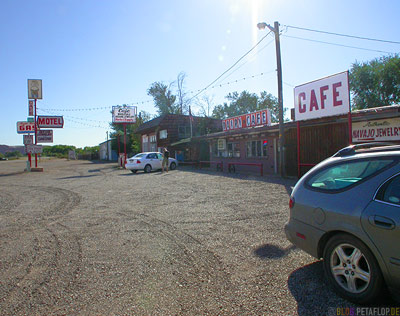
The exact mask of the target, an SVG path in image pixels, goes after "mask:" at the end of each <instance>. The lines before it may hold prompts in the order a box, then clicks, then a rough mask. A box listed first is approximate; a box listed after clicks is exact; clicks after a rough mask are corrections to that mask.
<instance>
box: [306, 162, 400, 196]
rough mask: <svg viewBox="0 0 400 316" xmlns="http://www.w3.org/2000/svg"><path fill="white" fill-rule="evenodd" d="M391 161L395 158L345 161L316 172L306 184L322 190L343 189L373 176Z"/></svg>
mask: <svg viewBox="0 0 400 316" xmlns="http://www.w3.org/2000/svg"><path fill="white" fill-rule="evenodd" d="M391 163H393V159H387V158H386V159H368V160H356V161H354V160H353V161H344V162H342V163H339V164H335V165H333V166H331V167H328V168H326V169H323V170H321V171H320V172H318V173H316V174H315V175H314V176H312V177H311V178H310V179H309V180H308V181H307V182H306V185H307V186H310V187H311V188H315V189H318V190H322V191H336V190H342V189H345V188H347V187H350V186H352V185H355V184H356V183H357V182H359V181H361V180H363V179H365V178H367V177H369V176H372V175H373V174H375V173H377V172H379V171H380V170H382V169H383V168H385V167H386V166H388V165H390V164H391Z"/></svg>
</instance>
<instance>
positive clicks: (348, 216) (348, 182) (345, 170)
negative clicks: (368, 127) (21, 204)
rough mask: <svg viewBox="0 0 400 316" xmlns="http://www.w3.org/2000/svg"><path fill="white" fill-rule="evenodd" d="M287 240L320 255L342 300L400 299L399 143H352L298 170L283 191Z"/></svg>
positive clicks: (364, 302)
mask: <svg viewBox="0 0 400 316" xmlns="http://www.w3.org/2000/svg"><path fill="white" fill-rule="evenodd" d="M289 207H290V219H289V221H288V223H287V224H286V225H285V232H286V236H287V238H288V239H289V240H290V241H291V242H292V243H293V244H294V245H296V246H297V247H299V248H300V249H302V250H304V251H306V252H308V253H309V254H311V255H312V256H314V257H316V258H323V267H324V272H325V275H326V278H327V279H328V281H329V283H330V284H331V285H332V287H333V288H334V289H335V291H336V292H337V293H338V294H339V295H340V296H342V297H344V298H345V299H347V300H349V301H352V302H355V303H359V304H366V303H372V302H373V301H374V300H375V299H376V298H377V297H378V296H379V295H380V294H381V293H382V291H381V290H382V289H383V288H384V287H387V288H388V289H389V290H390V291H391V292H392V294H393V296H394V297H395V298H396V299H397V300H399V297H400V146H399V145H387V144H381V143H370V144H359V145H352V146H349V147H346V148H344V149H342V150H340V151H339V152H338V153H336V154H335V155H334V156H332V157H330V158H328V159H326V160H324V161H323V162H321V163H319V164H318V165H317V166H315V167H314V168H312V169H311V170H310V171H309V172H308V173H306V174H305V175H304V176H303V177H302V178H301V179H300V180H299V181H298V182H297V184H296V185H295V187H294V189H293V192H292V194H291V196H290V202H289Z"/></svg>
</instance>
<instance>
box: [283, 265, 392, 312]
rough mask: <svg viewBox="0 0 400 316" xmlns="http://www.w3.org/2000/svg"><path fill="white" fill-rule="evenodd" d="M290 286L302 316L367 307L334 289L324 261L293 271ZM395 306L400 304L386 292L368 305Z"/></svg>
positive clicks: (289, 279) (289, 280) (289, 281)
mask: <svg viewBox="0 0 400 316" xmlns="http://www.w3.org/2000/svg"><path fill="white" fill-rule="evenodd" d="M288 287H289V291H290V293H291V294H292V295H293V297H294V299H295V300H296V301H297V312H298V314H299V315H300V316H308V315H351V314H346V309H347V311H348V312H349V311H350V312H351V309H353V311H354V312H355V311H356V309H357V308H361V307H366V306H360V305H356V304H354V303H351V302H349V301H346V300H344V299H342V298H341V297H339V296H338V295H337V294H336V293H335V292H334V291H333V290H332V288H331V287H330V285H329V284H328V282H327V281H326V279H325V276H324V272H323V267H322V261H317V262H314V263H311V264H309V265H306V266H304V267H301V268H299V269H297V270H295V271H293V272H292V273H291V274H290V275H289V278H288ZM394 306H398V304H397V303H396V302H395V301H394V300H393V299H392V298H391V297H390V295H387V293H386V294H384V295H382V298H380V299H379V300H378V301H377V302H375V303H374V304H371V305H369V306H368V307H381V308H383V307H385V308H387V307H394ZM338 309H339V310H338ZM354 315H356V314H354ZM360 315H361V314H360ZM365 315H367V314H365ZM371 315H373V314H371Z"/></svg>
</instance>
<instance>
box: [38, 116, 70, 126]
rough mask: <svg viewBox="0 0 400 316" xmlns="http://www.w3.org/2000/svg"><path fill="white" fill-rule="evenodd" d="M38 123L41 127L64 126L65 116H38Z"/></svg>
mask: <svg viewBox="0 0 400 316" xmlns="http://www.w3.org/2000/svg"><path fill="white" fill-rule="evenodd" d="M37 125H38V127H41V128H63V127H64V118H63V117H62V116H38V118H37Z"/></svg>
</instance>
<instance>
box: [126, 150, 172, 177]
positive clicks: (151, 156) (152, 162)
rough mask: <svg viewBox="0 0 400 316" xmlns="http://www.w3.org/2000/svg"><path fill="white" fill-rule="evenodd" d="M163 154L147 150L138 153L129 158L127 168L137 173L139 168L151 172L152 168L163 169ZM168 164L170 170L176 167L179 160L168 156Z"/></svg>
mask: <svg viewBox="0 0 400 316" xmlns="http://www.w3.org/2000/svg"><path fill="white" fill-rule="evenodd" d="M162 161H163V155H162V154H161V153H159V152H145V153H140V154H137V155H135V156H133V157H131V158H129V159H127V162H126V165H125V168H126V169H129V170H130V171H131V172H133V173H136V172H137V171H138V170H143V171H144V172H151V171H152V170H158V169H161V165H162ZM168 166H169V169H170V170H174V169H176V167H177V166H178V161H177V160H176V159H174V158H168Z"/></svg>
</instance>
